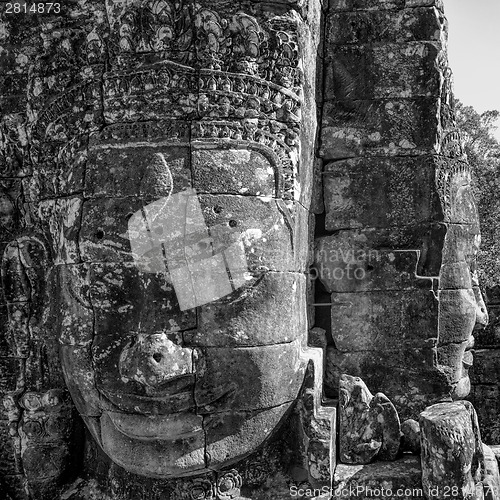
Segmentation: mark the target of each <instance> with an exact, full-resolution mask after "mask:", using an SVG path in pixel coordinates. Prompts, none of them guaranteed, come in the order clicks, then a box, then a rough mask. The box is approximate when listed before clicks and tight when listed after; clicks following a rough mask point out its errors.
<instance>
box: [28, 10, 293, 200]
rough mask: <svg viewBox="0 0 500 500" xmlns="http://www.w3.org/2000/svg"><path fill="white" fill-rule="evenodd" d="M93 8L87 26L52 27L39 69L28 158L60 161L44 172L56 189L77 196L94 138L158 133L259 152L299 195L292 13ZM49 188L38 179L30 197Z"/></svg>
mask: <svg viewBox="0 0 500 500" xmlns="http://www.w3.org/2000/svg"><path fill="white" fill-rule="evenodd" d="M92 8H93V9H94V10H93V11H92V12H86V13H84V14H85V16H86V17H87V18H89V16H90V19H91V20H90V21H89V22H88V23H87V25H86V28H85V25H84V27H83V28H81V27H79V28H78V29H77V25H76V24H75V26H74V27H72V26H68V23H66V24H65V25H64V27H63V26H57V24H56V23H52V24H50V25H47V27H46V39H45V50H44V54H43V55H42V56H40V58H39V60H38V64H37V65H36V67H35V68H34V72H35V74H36V77H35V78H34V79H33V82H34V84H33V86H32V88H31V89H30V96H31V103H30V104H31V110H32V117H31V118H32V127H31V138H32V143H33V145H34V147H33V149H32V152H31V153H32V154H31V156H32V160H33V162H35V163H38V164H39V165H40V164H41V165H43V164H47V162H49V161H53V160H51V159H53V158H57V162H56V163H59V164H60V167H59V172H58V175H57V176H54V172H50V171H46V172H45V174H44V175H46V176H49V177H51V178H52V179H54V177H59V180H58V181H57V182H59V184H60V185H59V187H55V186H54V187H53V189H54V191H55V192H56V193H58V194H66V193H68V192H74V191H78V189H79V186H77V185H75V180H76V179H77V178H78V175H76V176H75V174H74V173H71V174H70V173H69V172H68V171H67V170H68V165H69V164H71V165H72V168H73V166H74V167H75V168H77V165H75V159H76V163H78V154H79V153H78V151H82V150H84V149H85V147H86V146H87V145H88V144H89V143H88V142H87V141H89V140H90V141H91V142H90V143H91V144H92V142H96V141H97V142H99V143H103V142H105V143H107V142H131V141H133V142H143V143H144V142H146V143H147V142H148V141H150V140H153V139H159V138H162V139H170V140H172V141H173V142H174V143H177V144H179V143H189V144H191V145H194V147H196V146H195V145H196V143H200V144H201V143H218V144H221V146H222V147H236V148H246V149H256V150H258V151H260V152H261V153H262V154H264V155H265V156H267V157H269V159H270V160H271V165H273V166H274V167H275V169H276V183H277V193H276V195H277V196H279V197H283V198H285V199H290V200H292V199H294V190H295V186H294V178H295V176H296V170H297V164H298V155H299V133H300V130H299V122H300V105H301V90H300V89H301V80H302V74H301V73H302V72H301V67H300V59H299V54H298V40H297V38H298V29H297V19H295V17H294V16H295V15H296V14H294V15H292V14H287V15H283V16H275V17H270V18H269V20H267V21H266V22H264V23H262V22H260V23H259V22H258V21H257V19H256V18H255V17H252V16H251V15H248V14H246V13H243V12H241V11H238V10H234V9H233V10H231V8H228V9H227V12H225V13H224V14H223V15H222V14H220V13H218V12H215V11H214V10H212V9H210V8H207V7H203V6H202V5H200V4H197V3H191V2H189V3H188V2H173V1H165V0H148V1H141V2H109V5H107V9H108V11H107V12H105V10H104V6H103V5H101V6H100V8H99V6H96V5H93V7H92ZM84 14H81V15H82V17H83V18H85V16H84ZM104 18H109V19H111V21H110V22H109V23H108V22H105V21H104ZM68 34H69V35H73V37H72V38H71V37H70V36H67V35H68ZM71 40H73V46H72V45H71V43H72V42H71ZM68 44H69V45H68ZM65 53H66V55H67V57H66V58H64V54H65ZM56 54H57V59H59V60H57V61H55V64H54V63H53V64H52V65H51V66H50V67H48V66H47V64H46V62H47V60H48V59H50V60H51V61H52V58H53V57H56ZM61 58H62V60H61ZM75 62H79V63H80V64H81V66H80V68H79V69H78V71H76V68H75V66H76V65H75ZM51 67H52V68H53V71H52V70H51ZM70 71H73V74H70ZM46 166H47V167H48V165H46ZM52 168H54V165H52V166H51V167H50V168H49V170H51V169H52ZM64 171H66V174H65V172H64ZM70 176H71V179H69V177H70ZM65 177H66V179H68V182H66V184H65V182H64V178H65ZM44 184H45V185H47V184H50V182H48V180H47V179H46V180H45V181H41V180H40V179H39V184H38V186H37V187H35V189H34V194H35V193H36V191H39V190H41V192H43V191H44V190H45V189H46V187H44V186H43V185H44ZM64 184H65V185H64ZM54 194H55V193H54ZM42 197H43V195H42Z"/></svg>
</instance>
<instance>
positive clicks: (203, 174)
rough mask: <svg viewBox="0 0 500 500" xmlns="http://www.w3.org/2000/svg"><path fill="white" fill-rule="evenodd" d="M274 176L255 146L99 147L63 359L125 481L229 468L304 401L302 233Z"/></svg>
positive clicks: (87, 416)
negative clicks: (123, 471)
mask: <svg viewBox="0 0 500 500" xmlns="http://www.w3.org/2000/svg"><path fill="white" fill-rule="evenodd" d="M280 175H281V174H280V172H279V171H278V169H277V166H276V165H275V164H273V163H272V160H271V159H270V157H269V156H268V155H266V154H265V153H264V152H263V150H262V148H260V149H259V148H258V147H256V146H255V145H254V146H252V145H250V144H247V145H245V147H244V148H242V147H241V146H240V147H238V145H237V144H236V143H234V145H233V146H231V145H229V147H228V148H226V149H217V148H214V144H213V143H212V144H208V143H202V142H199V143H196V142H193V143H191V144H190V145H189V144H179V143H177V144H175V145H174V144H172V143H169V141H168V140H164V141H157V142H156V144H155V143H149V144H148V146H144V145H141V144H130V143H129V144H125V145H124V144H119V143H118V144H117V143H106V142H105V141H104V142H103V141H102V140H101V139H100V138H98V139H96V140H95V141H94V143H93V144H91V146H90V150H89V157H88V161H87V175H86V190H87V191H88V192H89V193H92V197H90V198H89V199H86V200H85V201H84V202H83V208H82V215H81V227H80V233H79V248H80V252H81V258H82V261H83V262H84V264H77V265H62V266H59V268H58V272H57V274H58V279H59V286H58V290H59V295H60V301H59V302H60V303H61V304H64V306H63V308H62V309H63V310H64V312H63V316H64V317H63V319H62V322H61V324H60V330H59V335H60V342H61V344H62V347H61V353H62V361H63V368H64V371H65V377H66V381H67V383H68V386H69V389H70V391H71V394H72V396H73V399H74V401H75V403H76V405H77V407H78V410H79V412H80V413H81V415H82V416H83V418H84V420H85V421H86V423H87V425H88V427H89V429H90V430H91V432H92V434H93V436H94V438H95V439H96V440H97V441H98V442H99V444H100V445H101V447H102V448H103V450H104V451H105V452H106V454H107V455H108V456H109V457H110V458H111V459H112V460H113V461H114V462H116V463H117V464H119V465H121V466H123V467H124V468H125V469H127V470H128V471H131V472H134V473H137V474H142V475H146V476H151V477H169V476H182V475H188V474H196V473H199V472H201V471H202V470H203V469H206V468H208V467H212V468H218V467H220V466H222V465H226V464H228V463H231V462H234V461H236V460H237V459H239V458H241V457H243V456H245V455H247V454H249V453H250V452H251V451H253V450H255V449H256V448H257V447H258V446H259V445H260V444H261V443H262V442H263V441H264V440H265V439H266V438H267V437H268V436H269V435H270V433H271V432H272V430H273V429H275V428H276V427H277V426H278V424H279V422H280V421H281V420H282V419H283V417H284V416H285V414H286V412H287V410H288V409H289V407H290V405H291V402H293V400H294V399H296V397H297V394H298V391H299V389H300V385H301V382H302V380H303V373H304V371H303V369H304V363H303V361H302V360H301V359H300V346H301V343H302V341H303V336H304V332H305V330H306V323H305V282H304V280H305V275H304V274H303V273H300V270H301V269H302V270H303V268H304V263H303V262H301V258H300V256H301V255H304V254H305V250H306V248H307V237H306V236H305V235H304V231H302V230H301V229H300V228H301V227H302V228H304V229H305V226H303V225H301V224H303V220H304V214H303V213H302V212H303V209H300V208H299V207H298V206H294V205H295V203H294V202H291V204H290V203H288V206H287V205H285V202H284V201H283V200H282V199H280V198H279V197H278V198H277V197H276V194H277V193H276V186H277V185H279V184H280V183H281V182H282V179H281V178H280ZM186 200H187V201H186ZM293 212H295V213H293ZM294 221H295V222H294ZM306 234H307V233H306ZM297 256H299V257H297ZM76 316H77V317H78V318H79V319H76ZM74 321H79V325H75V323H74Z"/></svg>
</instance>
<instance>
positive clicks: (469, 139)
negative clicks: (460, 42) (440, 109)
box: [455, 99, 500, 289]
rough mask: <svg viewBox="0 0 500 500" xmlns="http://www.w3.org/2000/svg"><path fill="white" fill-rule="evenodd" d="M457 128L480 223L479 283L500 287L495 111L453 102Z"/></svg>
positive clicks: (499, 158)
mask: <svg viewBox="0 0 500 500" xmlns="http://www.w3.org/2000/svg"><path fill="white" fill-rule="evenodd" d="M455 112H456V119H457V126H458V128H459V129H460V131H461V132H462V134H463V136H464V140H465V152H466V153H467V158H468V161H469V164H470V165H471V167H472V170H473V173H474V194H475V196H476V202H477V205H478V209H479V218H480V221H481V235H482V244H481V250H480V252H479V256H478V267H479V274H480V278H481V282H482V284H483V286H484V287H485V288H486V289H492V288H493V287H495V288H498V287H499V286H500V142H499V141H498V140H497V139H496V138H495V136H494V135H493V133H494V131H495V130H496V128H497V127H496V126H495V122H496V121H497V120H498V119H499V118H500V112H499V111H496V110H491V111H485V112H484V113H478V112H477V111H476V110H475V109H474V108H473V107H472V106H465V105H464V104H462V103H461V102H460V101H459V100H458V99H455Z"/></svg>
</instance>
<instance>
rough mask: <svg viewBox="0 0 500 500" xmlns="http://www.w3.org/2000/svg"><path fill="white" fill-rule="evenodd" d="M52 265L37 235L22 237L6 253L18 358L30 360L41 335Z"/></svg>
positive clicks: (9, 303) (6, 291) (6, 290)
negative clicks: (35, 343) (48, 278)
mask: <svg viewBox="0 0 500 500" xmlns="http://www.w3.org/2000/svg"><path fill="white" fill-rule="evenodd" d="M50 261H51V259H50V254H49V251H48V246H47V244H46V243H45V241H44V239H43V238H41V237H38V236H35V235H31V236H21V237H19V238H17V239H16V240H14V241H12V242H10V243H9V244H8V245H7V246H6V248H5V250H4V253H3V256H2V264H1V275H2V288H3V293H4V296H5V300H6V302H7V310H8V321H9V338H8V341H9V344H10V347H11V349H12V351H13V354H14V356H15V357H19V358H28V357H29V355H30V350H31V346H32V344H33V341H34V338H35V337H37V336H39V334H40V328H41V325H42V324H43V315H44V314H45V311H44V309H45V307H44V305H45V302H46V301H45V295H46V292H47V277H48V271H49V267H50Z"/></svg>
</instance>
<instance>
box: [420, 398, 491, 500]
mask: <svg viewBox="0 0 500 500" xmlns="http://www.w3.org/2000/svg"><path fill="white" fill-rule="evenodd" d="M420 429H421V444H422V454H421V462H422V484H423V488H424V494H425V496H426V498H427V499H429V500H430V499H435V498H445V497H447V496H450V497H451V498H455V499H458V500H481V499H482V498H483V483H482V477H483V471H484V455H483V448H482V443H481V436H480V432H479V426H478V423H477V416H476V412H475V410H474V408H473V406H472V405H471V404H470V403H469V402H467V401H457V402H454V403H438V404H436V405H433V406H430V407H428V408H427V409H426V410H425V411H423V412H422V413H421V414H420Z"/></svg>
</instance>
